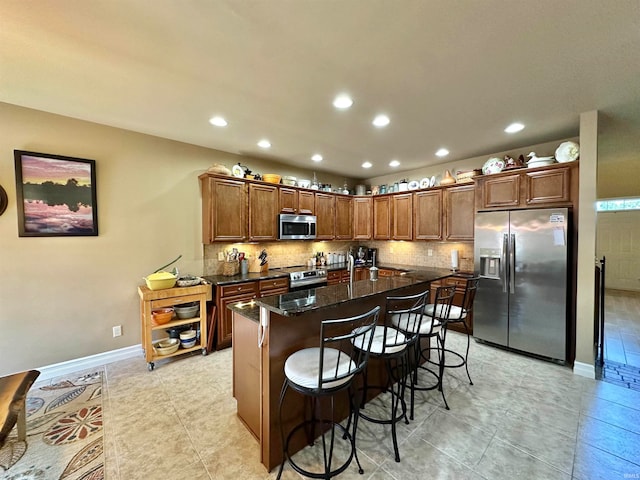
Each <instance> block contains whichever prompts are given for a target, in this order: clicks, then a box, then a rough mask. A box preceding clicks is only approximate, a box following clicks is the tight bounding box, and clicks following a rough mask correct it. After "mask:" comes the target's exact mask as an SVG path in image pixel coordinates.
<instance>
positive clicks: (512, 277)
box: [509, 233, 516, 293]
mask: <svg viewBox="0 0 640 480" xmlns="http://www.w3.org/2000/svg"><path fill="white" fill-rule="evenodd" d="M509 293H516V235H515V234H514V233H512V234H511V242H510V245H509Z"/></svg>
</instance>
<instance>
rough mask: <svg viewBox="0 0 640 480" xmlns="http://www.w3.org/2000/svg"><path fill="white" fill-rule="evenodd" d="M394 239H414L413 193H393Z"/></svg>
mask: <svg viewBox="0 0 640 480" xmlns="http://www.w3.org/2000/svg"><path fill="white" fill-rule="evenodd" d="M391 198H392V205H393V210H392V211H393V216H392V218H393V235H392V238H393V240H413V195H412V194H411V193H401V194H399V195H393V196H392V197H391Z"/></svg>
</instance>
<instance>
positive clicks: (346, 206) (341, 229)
mask: <svg viewBox="0 0 640 480" xmlns="http://www.w3.org/2000/svg"><path fill="white" fill-rule="evenodd" d="M335 199H336V200H335V202H336V224H335V239H336V240H351V239H353V198H352V197H348V196H345V195H336V197H335Z"/></svg>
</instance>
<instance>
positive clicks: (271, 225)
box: [249, 183, 279, 241]
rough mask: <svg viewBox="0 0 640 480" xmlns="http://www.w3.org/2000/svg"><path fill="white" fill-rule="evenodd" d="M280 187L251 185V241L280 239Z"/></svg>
mask: <svg viewBox="0 0 640 480" xmlns="http://www.w3.org/2000/svg"><path fill="white" fill-rule="evenodd" d="M278 193H279V192H278V187H276V186H275V185H264V184H259V183H250V184H249V241H268V240H277V239H278V222H277V220H276V219H277V217H278V210H279V208H278V207H279V196H278Z"/></svg>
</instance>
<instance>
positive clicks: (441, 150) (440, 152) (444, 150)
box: [436, 148, 449, 157]
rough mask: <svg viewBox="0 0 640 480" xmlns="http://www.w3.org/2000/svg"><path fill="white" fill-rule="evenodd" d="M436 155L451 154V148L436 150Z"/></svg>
mask: <svg viewBox="0 0 640 480" xmlns="http://www.w3.org/2000/svg"><path fill="white" fill-rule="evenodd" d="M436 155H437V156H438V157H446V156H447V155H449V150H447V149H446V148H441V149H440V150H438V151H437V152H436Z"/></svg>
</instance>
